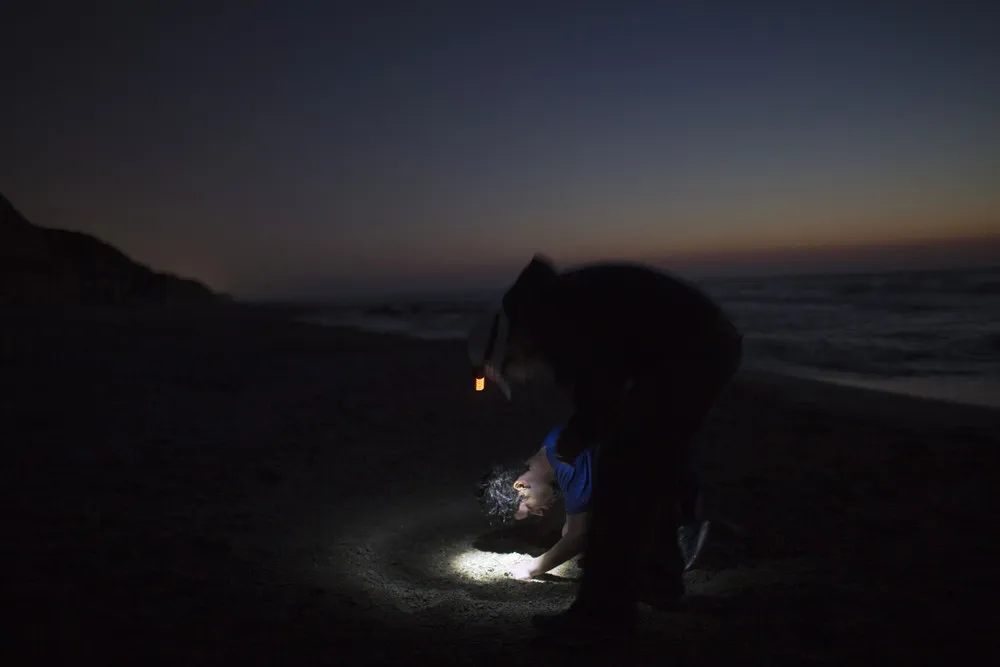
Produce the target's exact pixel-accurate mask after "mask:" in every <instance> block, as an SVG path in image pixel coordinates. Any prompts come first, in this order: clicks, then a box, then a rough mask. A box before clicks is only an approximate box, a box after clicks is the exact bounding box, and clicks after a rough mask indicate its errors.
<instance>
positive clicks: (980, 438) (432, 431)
mask: <svg viewBox="0 0 1000 667" xmlns="http://www.w3.org/2000/svg"><path fill="white" fill-rule="evenodd" d="M291 314H292V312H291V311H285V310H283V309H278V308H272V309H262V308H257V309H252V308H241V307H235V306H234V307H230V308H218V309H212V310H185V311H181V310H173V311H147V312H139V311H132V312H129V313H115V312H112V311H102V312H96V311H84V310H77V311H72V312H70V311H59V312H53V311H45V310H37V309H36V310H32V311H17V310H12V311H7V312H5V313H3V314H2V315H0V369H2V374H3V379H4V385H5V388H6V389H7V391H6V392H5V394H6V395H7V397H6V398H5V399H4V400H3V402H2V404H0V443H3V466H2V469H3V479H2V483H0V494H2V496H3V501H4V505H5V507H6V512H5V514H6V516H7V520H6V522H5V525H6V530H4V531H3V537H2V539H3V559H4V563H3V572H4V574H5V579H6V585H5V586H4V589H5V590H4V599H3V606H4V608H5V609H7V610H8V613H9V615H11V616H12V617H13V624H9V625H8V626H7V628H6V633H5V634H6V635H7V637H8V638H9V639H12V640H14V641H12V642H9V643H8V647H7V648H8V650H11V651H17V652H18V654H17V655H18V656H19V657H15V656H14V654H11V656H10V657H7V658H4V659H3V664H5V665H11V666H13V665H27V664H42V663H45V664H64V665H77V664H102V665H110V664H128V665H160V664H163V665H219V664H240V665H244V666H246V665H298V664H302V665H397V664H399V665H402V664H437V665H440V664H454V665H493V664H497V665H499V664H504V665H510V664H511V662H512V661H521V662H523V661H531V660H545V661H546V662H549V663H551V662H553V656H551V655H549V654H547V653H544V652H539V651H540V649H538V648H536V647H534V645H532V644H531V643H530V638H531V632H530V626H529V620H528V619H529V616H530V615H531V614H532V613H536V612H538V611H542V610H559V609H562V608H564V607H565V606H566V605H568V604H569V602H570V601H571V600H572V597H573V591H574V583H573V579H574V578H575V577H576V576H577V575H578V574H579V573H578V571H577V570H576V569H575V567H573V566H572V565H570V566H567V567H565V568H564V569H563V570H562V571H560V572H559V573H558V574H559V576H555V577H552V578H550V580H548V581H536V582H521V581H513V580H510V579H509V578H507V577H505V576H504V568H505V566H507V565H509V564H510V562H512V561H513V560H515V559H516V558H517V556H511V555H510V554H511V553H540V551H539V549H544V548H545V539H546V535H545V534H544V533H543V532H542V531H539V530H528V529H527V528H526V529H524V530H518V531H513V532H510V533H501V534H497V533H495V532H492V531H491V529H490V528H489V526H488V525H487V524H486V522H485V519H484V518H483V517H482V516H481V515H480V514H479V510H478V507H477V505H476V502H475V498H474V497H473V490H474V486H475V482H476V480H477V479H478V478H479V477H480V476H481V475H482V474H483V473H484V472H485V471H486V470H487V469H488V468H489V466H490V465H491V464H493V463H498V462H511V461H517V460H519V459H521V458H523V457H525V456H527V455H529V454H530V453H531V452H532V451H533V450H534V449H535V448H537V446H538V445H539V443H540V442H541V440H542V438H543V437H544V435H545V434H546V433H547V432H548V430H549V429H550V428H552V427H553V426H554V425H556V424H557V423H559V421H560V420H562V419H564V418H565V416H566V415H567V414H568V405H567V403H566V402H565V401H564V400H562V399H560V398H559V397H558V396H556V395H555V394H554V392H553V391H551V390H549V389H542V388H539V389H534V388H532V389H528V390H524V391H521V392H519V395H518V397H517V399H518V400H515V401H514V402H511V403H508V402H506V401H505V400H504V399H503V397H502V396H501V395H500V394H499V392H490V393H486V394H477V393H475V392H473V390H472V384H471V381H470V377H469V370H468V367H467V364H466V356H465V350H464V347H463V346H462V345H461V344H457V343H454V342H443V341H440V342H438V341H415V340H410V339H405V338H402V337H397V336H392V335H375V334H363V333H358V332H352V331H349V330H341V329H333V328H328V327H322V326H315V325H310V324H306V323H301V322H293V321H291V318H290V315H291ZM998 427H1000V411H996V410H992V409H988V408H981V407H974V406H963V405H957V404H947V403H942V402H935V401H931V400H921V399H916V398H909V397H902V396H897V395H892V394H885V393H878V392H874V391H868V390H864V389H859V388H853V387H844V386H834V385H829V384H823V383H819V382H815V381H809V380H803V379H797V378H788V377H781V376H774V375H764V374H759V373H758V374H752V373H745V374H742V375H741V376H740V377H739V378H738V380H737V382H736V384H735V385H734V386H733V387H732V389H731V391H730V392H729V393H728V394H727V395H726V397H725V398H724V400H723V401H722V403H721V404H720V406H719V408H718V411H717V413H716V415H715V418H714V420H713V422H712V423H711V425H710V426H709V428H708V429H707V430H706V431H705V433H704V434H703V437H702V439H701V442H700V448H701V457H702V460H703V463H704V475H705V481H706V485H707V489H706V498H705V502H706V513H707V515H708V518H709V519H711V520H712V521H713V522H714V528H713V532H712V534H711V536H710V538H709V542H708V544H707V546H706V548H705V551H704V554H703V556H702V558H701V560H700V561H699V563H698V564H697V566H696V568H695V569H694V570H693V571H691V572H689V573H688V576H687V584H688V591H689V595H688V598H687V600H686V602H685V604H684V606H683V608H682V609H681V610H679V611H676V612H670V613H666V612H657V611H653V610H651V609H645V608H644V609H643V620H642V622H643V627H642V636H641V641H640V646H639V649H638V663H639V664H649V665H653V664H679V665H695V664H698V665H714V664H719V665H757V664H759V665H776V664H788V665H807V664H815V665H820V664H822V665H843V664H848V663H849V662H853V661H862V660H865V661H872V662H873V663H881V664H906V665H912V664H942V665H943V664H951V663H953V662H955V661H957V660H958V658H959V656H960V655H964V654H965V652H966V651H971V650H972V648H973V646H985V645H990V646H992V647H995V646H996V644H997V639H996V632H995V629H996V627H997V625H998V620H1000V614H998V613H997V611H996V608H995V596H994V591H996V590H998V585H1000V575H998V565H997V564H998V563H1000V539H998V538H997V536H996V525H997V524H996V520H997V516H998V515H1000V499H998V494H997V492H996V481H997V480H998V479H1000V447H998V444H1000V442H998V441H1000V428H998ZM548 539H551V536H548ZM594 659H595V661H597V660H598V657H594ZM601 660H604V664H610V663H608V662H607V659H606V658H601ZM671 661H673V662H671ZM574 664H580V662H579V661H577V662H576V663H574Z"/></svg>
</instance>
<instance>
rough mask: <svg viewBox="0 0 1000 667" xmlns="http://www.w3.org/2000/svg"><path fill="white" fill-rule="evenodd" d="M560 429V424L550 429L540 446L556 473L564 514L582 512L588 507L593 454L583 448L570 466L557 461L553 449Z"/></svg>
mask: <svg viewBox="0 0 1000 667" xmlns="http://www.w3.org/2000/svg"><path fill="white" fill-rule="evenodd" d="M562 430H563V427H562V426H557V427H556V428H554V429H552V431H551V432H550V433H549V434H548V436H546V438H545V441H544V442H542V447H543V448H544V449H545V458H547V459H548V460H549V465H551V466H552V469H553V470H554V471H555V473H556V484H557V485H558V486H559V490H560V491H562V493H563V497H564V499H565V501H566V514H582V513H583V512H586V511H588V510H589V509H590V487H591V471H592V470H593V462H594V455H593V452H591V451H590V450H584V452H583V453H582V454H580V456H578V457H577V458H576V461H574V462H573V465H572V466H568V465H566V464H565V463H562V462H561V461H559V459H557V458H556V451H555V449H556V441H557V440H558V439H559V434H560V433H561V432H562Z"/></svg>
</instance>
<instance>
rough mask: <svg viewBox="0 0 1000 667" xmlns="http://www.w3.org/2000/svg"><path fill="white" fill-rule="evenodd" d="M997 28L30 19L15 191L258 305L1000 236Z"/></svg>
mask: <svg viewBox="0 0 1000 667" xmlns="http://www.w3.org/2000/svg"><path fill="white" fill-rule="evenodd" d="M997 4H998V3H985V2H981V3H975V4H973V3H964V4H963V3H943V2H938V3H920V2H906V3H902V2H897V3H878V2H865V3H861V2H839V3H832V2H831V3H827V2H808V3H803V2H798V3H791V2H785V3H769V2H732V3H718V2H716V3H710V2H689V3H668V2H606V3H587V2H433V1H432V0H427V1H426V2H391V3H390V2H357V3H348V2H338V3H333V2H311V3H306V2H266V3H265V2H204V3H187V2H172V3H149V4H141V3H137V2H131V3H103V4H102V3H94V4H87V5H86V6H83V5H84V3H67V6H61V5H57V4H54V3H48V4H47V3H45V2H35V3H20V6H19V7H15V8H14V9H4V10H0V11H2V12H3V13H2V14H0V31H2V37H3V39H2V46H0V49H2V52H0V55H2V61H0V62H2V67H3V69H2V72H3V93H4V94H3V101H2V103H0V147H2V152H0V192H3V193H4V194H5V195H7V197H8V198H9V199H11V200H12V201H13V202H14V204H15V205H16V206H18V207H19V208H20V209H21V210H22V211H23V212H24V213H25V214H26V215H27V216H28V217H29V218H30V219H32V220H33V221H35V222H37V223H39V224H43V225H47V226H57V227H67V228H73V229H82V230H84V231H88V232H91V233H94V234H96V235H98V236H100V237H102V238H104V239H106V240H108V241H110V242H112V243H115V244H116V245H118V246H119V247H121V248H122V249H123V250H125V251H126V252H128V253H130V254H131V255H133V256H134V257H136V258H137V259H139V260H141V261H145V262H149V263H151V264H153V265H155V266H157V267H160V268H164V269H168V270H173V271H177V272H180V273H185V274H189V275H194V276H196V277H199V278H202V279H204V280H206V281H208V282H209V283H210V284H213V285H215V286H217V287H219V288H222V289H227V290H232V291H235V292H236V293H237V294H246V295H250V294H272V295H273V294H309V295H316V294H333V293H341V292H344V291H365V290H383V289H401V288H421V289H423V288H433V287H438V286H455V285H456V284H462V285H479V284H482V283H484V282H492V281H494V280H499V281H500V282H504V281H506V280H508V279H512V278H513V273H515V272H516V271H517V269H518V268H519V267H520V266H521V265H522V264H523V263H525V262H526V261H527V260H528V259H529V258H530V256H531V255H532V254H533V253H534V252H536V251H542V252H546V253H548V254H550V255H551V256H553V257H554V258H555V259H556V260H557V261H561V262H565V263H571V262H574V261H581V260H587V259H593V258H598V257H628V258H633V259H671V260H672V261H673V262H674V263H676V264H677V265H678V266H683V267H692V268H693V269H695V270H697V269H699V268H705V267H711V268H712V270H715V271H718V272H726V271H727V270H736V269H737V268H739V269H741V270H743V269H749V270H755V271H760V270H769V269H774V270H779V271H780V270H782V268H783V267H785V266H791V265H792V264H795V265H796V266H799V265H801V264H802V262H803V261H804V260H803V257H807V256H808V253H807V252H806V254H802V253H803V252H805V251H803V250H797V249H800V248H804V247H817V246H845V245H858V244H860V245H866V244H886V243H889V244H892V243H897V242H902V241H907V240H917V241H924V242H925V245H926V244H927V243H932V242H933V240H934V239H939V238H941V239H943V238H948V237H972V238H982V237H985V236H1000V124H998V122H997V120H996V119H997V118H1000V74H998V73H1000V47H998V45H997V42H998V40H997V39H996V36H997V34H1000V11H998V10H997V9H996V8H995V7H996V5H997ZM352 5H353V7H352ZM977 5H978V6H977ZM206 7H211V8H210V9H206ZM944 247H945V246H944V245H942V248H944ZM984 247H986V246H985V245H984V244H983V243H981V242H978V243H975V244H972V245H970V244H968V243H967V244H964V245H963V244H961V243H958V244H955V243H950V244H948V245H947V248H948V249H947V251H946V252H945V255H948V257H950V258H951V259H953V260H955V261H959V262H960V261H963V260H969V259H971V258H973V254H974V253H975V251H976V250H977V248H978V255H976V256H975V259H979V260H982V258H983V252H984V251H983V248H984ZM990 247H992V248H994V249H996V248H1000V246H998V245H996V244H994V245H993V246H990ZM970 248H971V249H970ZM831 252H832V255H831ZM943 252H944V251H943ZM796 253H798V256H797V257H796V256H795V254H796ZM836 254H837V253H836V252H833V251H830V250H825V251H824V252H823V254H822V255H821V256H822V258H824V259H823V261H824V262H826V263H828V264H829V263H830V261H831V260H830V259H829V258H830V257H831V256H833V255H836ZM897 254H898V253H897ZM903 254H904V255H905V252H904V253H903ZM841 255H843V256H844V257H848V258H849V257H850V252H849V251H841ZM870 255H871V253H868V254H867V255H865V257H869V256H870ZM924 256H925V255H921V257H924ZM817 257H818V258H819V257H820V255H817ZM946 259H947V258H946ZM817 261H818V260H817ZM866 261H871V262H875V263H876V264H877V263H878V253H876V257H875V258H874V259H871V258H869V260H866ZM886 261H888V260H886ZM893 261H895V260H893ZM921 261H923V260H921ZM834 263H836V262H834Z"/></svg>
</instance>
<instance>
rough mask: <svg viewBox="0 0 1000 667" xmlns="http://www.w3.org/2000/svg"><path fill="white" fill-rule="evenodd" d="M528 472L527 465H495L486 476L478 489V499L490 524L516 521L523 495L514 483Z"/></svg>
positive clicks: (480, 481) (481, 480)
mask: <svg viewBox="0 0 1000 667" xmlns="http://www.w3.org/2000/svg"><path fill="white" fill-rule="evenodd" d="M527 470H528V466H527V465H526V464H521V465H520V466H517V467H512V466H502V465H495V466H493V469H492V470H491V471H490V472H489V473H487V474H486V475H484V476H483V477H482V478H481V479H480V480H479V484H478V485H477V487H476V498H478V499H479V505H480V507H482V509H483V512H485V513H486V516H487V517H488V518H489V520H490V523H491V524H493V523H495V522H498V521H499V522H500V523H508V522H510V521H512V520H513V519H514V514H515V513H517V508H518V506H519V505H520V504H521V494H520V493H518V492H517V489H515V488H514V482H515V481H517V478H518V477H520V476H521V475H523V474H524V473H525V472H526V471H527Z"/></svg>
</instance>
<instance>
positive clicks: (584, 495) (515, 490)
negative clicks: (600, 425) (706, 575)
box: [477, 426, 709, 604]
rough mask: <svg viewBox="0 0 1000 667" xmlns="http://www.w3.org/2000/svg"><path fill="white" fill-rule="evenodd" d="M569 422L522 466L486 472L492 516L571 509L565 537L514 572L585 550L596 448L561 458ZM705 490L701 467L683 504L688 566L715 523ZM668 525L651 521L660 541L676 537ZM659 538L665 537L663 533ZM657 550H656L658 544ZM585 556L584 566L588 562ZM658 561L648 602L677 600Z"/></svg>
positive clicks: (527, 575)
mask: <svg viewBox="0 0 1000 667" xmlns="http://www.w3.org/2000/svg"><path fill="white" fill-rule="evenodd" d="M562 430H563V427H562V426H557V427H556V428H554V429H552V431H551V432H550V433H549V434H548V436H547V437H546V438H545V440H544V441H543V442H542V446H541V448H540V449H539V450H538V451H537V452H536V453H535V454H533V455H532V456H531V457H530V458H529V459H528V460H527V461H525V463H524V466H523V467H522V468H520V469H517V470H514V469H505V468H502V467H498V468H496V469H494V470H493V472H492V473H490V474H489V475H487V476H485V477H484V478H483V479H482V480H481V481H480V484H479V487H478V490H477V496H478V498H479V500H480V503H481V504H482V506H483V510H484V511H485V512H486V514H487V515H488V516H490V517H495V518H498V519H499V520H500V521H502V522H503V523H508V522H510V521H512V520H513V521H521V520H523V519H526V518H528V517H530V516H538V517H543V516H544V517H550V516H551V513H552V512H554V511H558V507H559V505H560V503H559V500H560V499H561V500H562V501H563V502H562V503H561V504H562V506H563V509H564V512H565V519H564V522H563V526H562V532H561V537H560V539H559V541H558V542H556V544H555V545H554V546H553V547H552V548H551V549H549V550H548V551H546V552H545V553H544V554H542V555H541V556H539V557H538V558H531V559H528V560H525V561H523V562H521V563H519V564H518V565H516V566H515V567H514V569H513V571H512V572H511V575H512V576H513V577H514V578H516V579H532V578H535V577H539V576H541V575H543V574H545V573H547V572H551V571H552V570H554V569H555V568H557V567H559V566H560V565H562V564H563V563H565V562H567V561H568V560H570V559H572V558H574V557H575V556H577V555H579V554H581V553H584V552H585V549H586V537H587V525H588V519H589V510H590V492H591V488H592V485H593V475H592V471H593V452H591V451H590V450H585V451H583V452H582V453H581V454H580V455H579V456H578V457H577V458H576V460H575V461H574V462H573V465H572V466H570V465H567V464H565V463H563V462H561V461H559V459H558V457H557V455H556V453H555V445H556V442H557V441H558V438H559V434H560V433H561V432H562ZM699 495H700V490H699V488H698V478H697V476H696V473H695V471H693V470H692V471H690V474H688V475H686V476H685V481H684V483H683V484H682V494H681V502H680V504H679V508H678V509H679V512H680V527H679V528H678V531H677V536H676V539H677V540H678V542H679V545H680V548H681V552H682V553H683V556H684V570H685V571H686V570H688V569H690V568H691V567H692V565H694V562H695V560H696V559H697V558H698V554H699V553H700V551H701V548H702V546H703V545H704V543H705V538H706V537H707V534H708V528H709V523H708V522H707V521H702V520H700V518H699V516H698V512H699V508H700V498H699ZM663 528H664V526H650V530H651V532H652V533H653V535H654V539H655V540H656V541H660V540H662V539H672V538H671V537H670V536H669V535H665V536H663V537H660V535H663V532H664V531H663ZM657 538H659V539H657ZM654 555H655V550H654ZM585 557H586V556H584V557H583V558H582V559H581V567H582V566H584V565H585V560H584V559H585ZM659 570H660V568H658V566H657V563H656V561H655V560H654V561H652V562H647V563H645V564H644V572H643V573H644V575H645V578H646V579H647V581H646V582H645V584H644V586H643V590H644V591H645V592H646V594H647V599H646V600H645V601H646V602H650V603H653V604H656V603H667V604H669V603H671V602H674V601H675V598H676V597H677V596H678V595H679V594H680V593H682V592H683V591H677V590H676V588H671V587H670V584H672V583H673V582H670V581H669V579H668V580H667V586H666V589H665V587H664V585H663V581H662V580H661V578H660V577H659V576H658V574H661V573H660V572H659Z"/></svg>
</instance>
